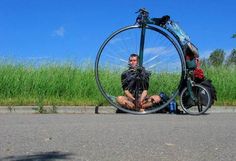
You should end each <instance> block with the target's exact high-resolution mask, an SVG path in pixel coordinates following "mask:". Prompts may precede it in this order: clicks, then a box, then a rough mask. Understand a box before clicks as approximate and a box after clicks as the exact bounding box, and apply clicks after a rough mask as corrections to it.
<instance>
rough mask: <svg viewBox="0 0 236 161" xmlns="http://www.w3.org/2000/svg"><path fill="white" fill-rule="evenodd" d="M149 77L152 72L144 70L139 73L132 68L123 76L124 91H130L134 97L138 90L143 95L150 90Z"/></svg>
mask: <svg viewBox="0 0 236 161" xmlns="http://www.w3.org/2000/svg"><path fill="white" fill-rule="evenodd" d="M149 76H150V72H148V71H146V70H145V69H144V68H142V69H141V70H139V71H137V70H134V69H132V68H130V69H128V70H126V71H124V72H123V73H122V74H121V83H122V88H123V90H129V92H130V93H131V94H132V95H133V96H134V95H135V91H136V90H137V91H138V93H139V94H141V93H142V92H143V91H144V90H148V87H149Z"/></svg>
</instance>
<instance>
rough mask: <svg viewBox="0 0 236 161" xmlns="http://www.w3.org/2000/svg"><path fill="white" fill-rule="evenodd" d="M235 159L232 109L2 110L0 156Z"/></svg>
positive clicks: (106, 160)
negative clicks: (187, 111)
mask: <svg viewBox="0 0 236 161" xmlns="http://www.w3.org/2000/svg"><path fill="white" fill-rule="evenodd" d="M5 160H15V161H23V160H26V161H31V160H78V161H235V160H236V113H211V114H208V115H201V116H189V115H171V114H152V115H142V116H139V115H130V114H97V115H96V114H43V115H42V114H0V161H5Z"/></svg>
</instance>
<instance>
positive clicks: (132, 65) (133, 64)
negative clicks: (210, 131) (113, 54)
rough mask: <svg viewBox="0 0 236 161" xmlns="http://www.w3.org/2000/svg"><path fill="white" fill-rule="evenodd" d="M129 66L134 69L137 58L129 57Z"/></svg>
mask: <svg viewBox="0 0 236 161" xmlns="http://www.w3.org/2000/svg"><path fill="white" fill-rule="evenodd" d="M129 64H130V66H131V67H132V68H134V67H136V66H137V65H138V57H136V56H133V57H130V58H129Z"/></svg>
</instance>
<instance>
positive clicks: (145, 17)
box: [136, 9, 196, 101]
mask: <svg viewBox="0 0 236 161" xmlns="http://www.w3.org/2000/svg"><path fill="white" fill-rule="evenodd" d="M136 13H139V15H138V17H137V18H136V24H138V25H140V27H141V39H140V49H139V58H140V59H139V66H140V67H142V65H143V53H144V43H145V30H146V28H145V27H146V25H148V24H151V25H156V26H159V27H161V28H163V29H165V30H167V31H168V32H170V33H171V35H172V36H173V37H174V38H175V39H176V40H177V42H178V44H179V45H180V47H181V49H182V51H183V53H184V44H183V41H185V44H186V43H188V42H190V39H189V37H188V36H187V35H186V34H185V33H184V32H183V30H182V29H181V28H180V27H179V30H180V32H181V34H182V35H184V36H185V38H184V40H181V38H180V37H179V36H178V35H177V33H176V32H174V31H173V30H171V29H170V28H168V27H167V25H166V24H172V23H174V22H173V21H171V20H170V17H169V16H166V17H165V19H164V20H162V18H153V19H150V18H149V12H148V11H147V10H145V9H140V10H139V11H138V12H136ZM155 20H156V21H155ZM163 21H164V22H163ZM156 22H157V23H156ZM175 25H176V24H175ZM184 55H185V53H184ZM185 73H186V75H185V77H184V78H185V79H186V80H187V88H188V91H189V93H190V96H191V98H192V99H193V100H194V101H196V97H195V96H194V94H193V91H192V86H193V84H194V83H195V82H194V81H193V80H192V78H191V76H190V72H189V70H187V71H185Z"/></svg>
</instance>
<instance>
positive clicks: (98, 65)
mask: <svg viewBox="0 0 236 161" xmlns="http://www.w3.org/2000/svg"><path fill="white" fill-rule="evenodd" d="M139 35H140V28H139V27H138V26H128V27H125V28H122V29H120V30H118V31H116V32H114V33H113V34H112V35H111V36H110V37H108V38H107V39H106V40H105V42H104V43H103V44H102V46H101V47H100V49H99V52H98V54H97V57H96V62H95V77H96V83H97V85H98V87H99V90H100V91H101V93H102V95H103V96H104V97H105V98H106V100H108V101H109V103H110V104H112V105H113V106H115V107H116V108H119V109H120V110H122V111H125V112H129V113H133V114H147V113H152V112H155V111H158V110H161V109H162V108H164V107H166V106H167V105H168V104H169V102H170V101H172V100H173V99H174V98H175V97H176V95H177V94H178V91H179V88H180V85H181V83H182V81H183V77H184V75H185V61H184V58H183V53H182V50H180V48H179V46H178V44H177V43H176V42H175V41H174V40H173V39H172V38H171V37H170V36H169V35H168V34H166V33H165V32H164V31H162V30H160V29H159V28H154V27H151V26H147V31H146V38H145V39H146V41H145V48H144V55H143V56H144V59H143V66H144V67H145V68H146V69H147V70H149V71H151V72H152V76H151V77H150V81H149V83H150V88H149V95H153V94H159V92H161V91H162V92H165V93H167V94H168V95H170V94H172V96H171V97H170V99H169V100H167V102H166V103H164V104H162V105H158V106H155V107H153V108H150V109H148V110H146V111H145V112H138V111H133V110H129V109H126V108H123V107H121V106H120V105H119V104H117V103H116V101H115V97H116V96H118V95H123V92H122V88H121V82H120V75H121V73H122V72H123V71H124V70H126V69H127V64H128V61H127V60H128V57H129V55H130V54H132V53H137V52H138V50H139V40H140V38H139ZM168 78H169V79H168ZM157 80H158V81H157ZM170 81H172V83H169V82H170ZM168 83H169V85H170V87H168V88H169V89H167V87H166V86H167V84H168ZM156 91H158V92H156Z"/></svg>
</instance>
